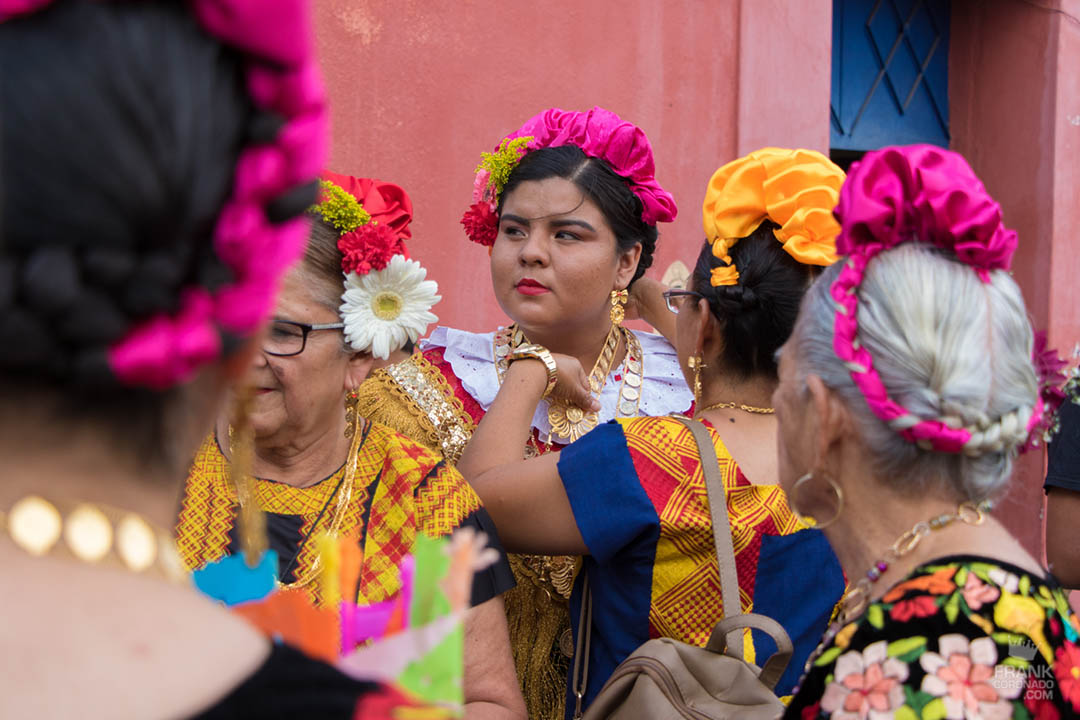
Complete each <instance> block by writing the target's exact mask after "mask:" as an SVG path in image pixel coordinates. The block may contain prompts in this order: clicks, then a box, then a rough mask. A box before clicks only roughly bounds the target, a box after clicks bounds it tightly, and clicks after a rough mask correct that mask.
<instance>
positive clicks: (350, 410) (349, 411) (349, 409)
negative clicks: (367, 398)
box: [345, 390, 360, 438]
mask: <svg viewBox="0 0 1080 720" xmlns="http://www.w3.org/2000/svg"><path fill="white" fill-rule="evenodd" d="M359 400H360V395H359V394H358V393H357V392H356V390H350V391H349V392H347V393H345V437H347V438H351V437H352V436H353V434H355V433H356V424H357V423H356V418H357V412H356V404H357V402H359Z"/></svg>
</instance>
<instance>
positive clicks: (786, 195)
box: [702, 148, 844, 287]
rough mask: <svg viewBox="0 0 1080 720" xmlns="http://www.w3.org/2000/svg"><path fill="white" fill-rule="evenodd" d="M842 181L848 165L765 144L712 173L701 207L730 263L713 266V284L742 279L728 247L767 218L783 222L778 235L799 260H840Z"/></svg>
mask: <svg viewBox="0 0 1080 720" xmlns="http://www.w3.org/2000/svg"><path fill="white" fill-rule="evenodd" d="M843 183H844V171H843V170H841V169H840V168H839V167H837V165H836V164H835V163H833V162H832V161H831V160H829V158H827V157H825V156H824V155H822V154H821V153H819V152H815V151H813V150H788V149H784V148H763V149H761V150H757V151H755V152H752V153H750V154H749V155H746V156H744V157H741V158H739V159H738V160H733V161H732V162H729V163H728V164H727V165H724V166H723V167H722V168H720V169H719V170H717V171H716V172H715V173H713V176H712V179H711V180H709V186H708V188H707V189H706V191H705V203H704V205H703V207H702V215H703V219H704V224H705V238H706V242H708V243H709V244H711V245H712V248H713V254H714V255H716V257H718V258H720V259H721V260H722V261H724V262H725V263H726V265H724V266H722V267H718V268H715V269H714V270H713V275H712V285H713V286H714V287H715V286H718V285H735V284H736V283H737V282H738V280H739V273H738V270H737V269H736V268H735V266H734V265H733V264H732V262H731V256H730V255H729V254H728V251H729V250H730V249H731V248H732V246H734V245H735V243H737V242H738V241H739V240H740V239H742V238H744V237H746V236H747V235H749V234H750V233H752V232H753V231H754V230H755V229H757V227H758V225H760V224H761V222H762V221H763V220H765V219H766V218H768V219H769V220H772V221H773V222H774V223H776V224H777V225H779V226H780V227H779V228H778V229H777V230H776V231H775V235H776V239H777V240H779V241H780V242H781V243H783V245H784V250H786V251H787V253H788V254H789V255H791V256H792V257H793V258H795V259H796V260H798V261H799V262H801V263H803V264H805V265H831V264H833V263H834V262H836V236H837V234H839V232H840V224H839V223H838V222H837V221H836V218H834V217H833V212H832V211H833V208H834V207H836V203H837V200H838V199H839V197H840V186H841V185H843Z"/></svg>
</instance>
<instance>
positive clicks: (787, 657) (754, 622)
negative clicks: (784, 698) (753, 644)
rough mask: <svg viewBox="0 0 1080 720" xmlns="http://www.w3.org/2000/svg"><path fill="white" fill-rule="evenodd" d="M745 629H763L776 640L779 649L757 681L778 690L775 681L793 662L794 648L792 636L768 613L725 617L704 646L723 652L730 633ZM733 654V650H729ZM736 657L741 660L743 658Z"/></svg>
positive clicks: (739, 634) (766, 664)
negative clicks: (767, 614)
mask: <svg viewBox="0 0 1080 720" xmlns="http://www.w3.org/2000/svg"><path fill="white" fill-rule="evenodd" d="M743 628H753V629H754V630H760V631H762V632H764V633H766V634H767V635H768V636H769V637H771V638H772V639H773V642H775V643H776V652H774V653H773V654H772V656H771V657H770V658H769V659H768V660H767V661H766V662H765V664H764V665H762V666H761V672H759V673H758V680H760V681H761V682H762V683H764V684H765V686H766V687H768V688H769V689H770V690H775V689H776V683H778V682H780V677H781V676H782V675H783V674H784V671H785V670H787V666H788V663H789V662H790V661H791V656H792V655H793V654H794V653H795V647H794V646H793V645H792V644H791V638H789V637H788V634H787V631H786V630H784V627H783V626H782V625H781V624H780V623H778V622H776V621H775V620H773V619H772V618H771V617H768V616H766V615H759V614H757V613H743V614H742V615H735V616H733V617H726V618H724V619H723V620H721V621H720V622H718V623H716V627H715V628H713V631H712V635H710V636H709V642H708V644H706V645H705V649H707V650H711V651H713V652H716V653H724V652H727V651H728V646H727V639H728V637H730V636H731V633H732V632H733V631H736V632H737V631H740V630H742V629H743ZM736 637H738V638H742V633H741V632H739V633H738V634H737V635H736ZM727 654H728V655H732V653H730V652H729V653H727ZM737 659H739V660H742V657H738V658H737Z"/></svg>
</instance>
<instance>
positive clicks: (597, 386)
mask: <svg viewBox="0 0 1080 720" xmlns="http://www.w3.org/2000/svg"><path fill="white" fill-rule="evenodd" d="M620 338H622V339H623V340H624V341H625V343H626V359H625V360H624V361H623V373H622V386H621V388H620V390H619V401H618V404H617V406H616V413H617V415H618V416H619V417H635V416H636V415H637V412H638V406H639V404H640V402H641V385H642V380H643V378H644V362H645V358H644V357H643V354H642V352H641V343H640V342H639V341H638V339H637V336H636V335H634V333H632V332H631V331H629V330H627V329H626V328H624V327H622V326H621V325H612V326H611V329H610V330H609V331H608V334H607V337H606V338H605V340H604V347H603V349H602V350H601V351H600V355H599V356H598V357H597V358H596V363H595V364H594V365H593V368H592V372H590V373H589V388H590V389H591V390H592V392H593V394H595V395H596V396H597V397H599V396H600V393H601V392H602V391H603V389H604V386H605V385H606V384H607V379H608V375H610V373H611V369H612V365H613V364H614V361H615V356H616V354H617V352H618V349H619V339H620ZM492 342H493V343H494V351H495V369H496V372H497V374H498V377H499V384H500V385H501V384H502V381H503V377H504V376H505V375H506V368H507V365H508V363H507V361H506V356H507V355H509V354H510V351H511V350H513V349H514V348H516V347H517V346H518V345H521V344H524V343H528V342H529V340H528V338H526V337H525V333H523V332H522V331H521V329H520V328H518V326H517V325H516V324H513V325H510V326H509V327H507V328H503V329H501V330H499V331H498V332H496V333H495V338H494V340H493V341H492ZM599 419H600V416H599V414H598V413H596V412H586V411H584V410H582V409H581V408H578V407H574V406H572V405H568V404H567V403H566V402H564V401H563V400H561V399H559V398H552V400H551V401H550V402H549V404H548V423H550V425H551V435H552V436H553V437H557V438H560V439H562V440H564V441H566V442H574V441H575V440H577V439H578V438H580V437H581V436H582V435H584V434H585V433H587V432H589V431H590V430H592V429H593V428H594V427H596V425H597V423H598V422H599Z"/></svg>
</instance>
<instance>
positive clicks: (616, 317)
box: [611, 290, 630, 327]
mask: <svg viewBox="0 0 1080 720" xmlns="http://www.w3.org/2000/svg"><path fill="white" fill-rule="evenodd" d="M629 299H630V291H629V290H612V291H611V324H612V325H614V326H615V327H618V326H619V325H622V324H623V320H625V319H626V303H627V301H628V300H629Z"/></svg>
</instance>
